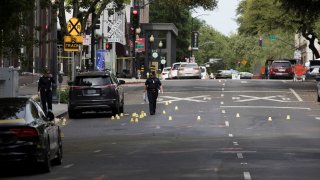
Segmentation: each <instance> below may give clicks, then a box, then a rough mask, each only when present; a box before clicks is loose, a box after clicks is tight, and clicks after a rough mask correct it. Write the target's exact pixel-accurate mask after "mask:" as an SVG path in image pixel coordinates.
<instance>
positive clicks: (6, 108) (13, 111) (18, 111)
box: [0, 102, 26, 121]
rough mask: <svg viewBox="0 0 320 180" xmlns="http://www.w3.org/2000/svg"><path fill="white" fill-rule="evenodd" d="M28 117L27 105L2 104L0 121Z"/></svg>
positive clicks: (16, 103)
mask: <svg viewBox="0 0 320 180" xmlns="http://www.w3.org/2000/svg"><path fill="white" fill-rule="evenodd" d="M25 115H26V106H25V103H19V102H5V103H0V121H1V120H7V119H21V118H24V117H25Z"/></svg>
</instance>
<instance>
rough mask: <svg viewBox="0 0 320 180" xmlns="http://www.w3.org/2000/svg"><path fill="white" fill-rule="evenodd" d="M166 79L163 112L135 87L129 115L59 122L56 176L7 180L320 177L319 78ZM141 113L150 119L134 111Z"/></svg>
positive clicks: (27, 173)
mask: <svg viewBox="0 0 320 180" xmlns="http://www.w3.org/2000/svg"><path fill="white" fill-rule="evenodd" d="M163 84H164V90H165V93H164V94H161V95H160V97H159V103H158V107H157V113H156V115H154V116H150V115H149V114H148V105H147V104H145V103H144V102H143V100H142V90H143V87H142V86H141V85H135V86H128V87H126V88H125V90H126V94H125V96H126V105H125V114H124V116H121V117H120V118H119V119H115V120H112V119H111V117H110V116H111V115H110V114H95V113H93V114H85V115H83V116H82V117H81V118H80V119H65V121H64V120H63V119H62V120H61V121H60V122H59V123H60V124H61V125H62V126H63V132H64V139H63V140H64V161H63V165H61V166H55V167H54V168H53V171H52V172H51V173H49V174H39V173H36V172H35V170H34V167H30V168H25V167H24V168H19V169H17V168H15V169H14V171H10V170H6V171H3V172H6V173H1V174H2V175H0V179H23V180H25V179H26V180H28V179H32V180H37V179H39V180H40V179H46V180H51V179H52V180H53V179H61V180H62V179H63V180H65V179H84V180H86V179H93V180H107V179H108V180H109V179H110V180H122V179H123V180H128V179H130V180H135V179H137V180H144V179H146V180H162V179H163V180H171V179H172V180H176V179H195V180H198V179H210V180H212V179H217V180H229V179H230V180H231V179H232V180H233V179H236V180H239V179H244V180H250V179H252V180H258V179H259V180H260V179H262V180H270V179H274V180H276V179H279V180H296V179H297V180H298V179H299V180H300V179H302V180H306V179H308V180H313V179H314V180H316V179H319V177H320V171H319V169H320V141H319V140H320V138H319V137H320V136H319V135H320V104H319V103H318V102H316V93H315V82H293V81H284V80H201V81H200V80H182V81H178V80H177V81H171V80H170V81H163ZM141 111H144V112H146V114H147V116H146V117H141V118H140V117H139V118H136V117H132V113H137V114H139V115H140V114H141ZM136 119H137V120H138V122H131V120H133V121H135V120H136ZM62 122H63V123H62ZM22 169H26V170H23V172H22V173H18V172H20V171H21V170H22ZM11 170H12V169H11Z"/></svg>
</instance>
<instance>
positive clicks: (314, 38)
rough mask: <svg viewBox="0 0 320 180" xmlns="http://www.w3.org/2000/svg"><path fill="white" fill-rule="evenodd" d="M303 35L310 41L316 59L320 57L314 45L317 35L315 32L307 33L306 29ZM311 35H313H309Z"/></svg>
mask: <svg viewBox="0 0 320 180" xmlns="http://www.w3.org/2000/svg"><path fill="white" fill-rule="evenodd" d="M302 36H303V37H304V38H306V39H307V40H308V41H309V48H310V49H311V51H312V53H313V55H314V56H315V58H316V59H318V58H320V53H319V51H318V50H317V48H316V47H315V45H314V42H315V40H316V38H317V36H316V35H315V34H314V33H307V32H306V31H302ZM309 36H311V37H309Z"/></svg>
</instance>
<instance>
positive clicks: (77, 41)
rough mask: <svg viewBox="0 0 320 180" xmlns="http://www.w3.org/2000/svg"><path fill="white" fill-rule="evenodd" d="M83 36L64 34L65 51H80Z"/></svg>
mask: <svg viewBox="0 0 320 180" xmlns="http://www.w3.org/2000/svg"><path fill="white" fill-rule="evenodd" d="M82 42H83V37H82V36H64V51H75V52H78V51H80V45H82Z"/></svg>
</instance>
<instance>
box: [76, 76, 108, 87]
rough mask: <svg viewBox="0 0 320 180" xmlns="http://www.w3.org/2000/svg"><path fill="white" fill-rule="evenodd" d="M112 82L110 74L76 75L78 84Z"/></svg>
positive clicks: (102, 84)
mask: <svg viewBox="0 0 320 180" xmlns="http://www.w3.org/2000/svg"><path fill="white" fill-rule="evenodd" d="M109 84H111V79H110V77H109V76H81V77H76V80H75V85H76V86H105V85H109Z"/></svg>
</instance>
